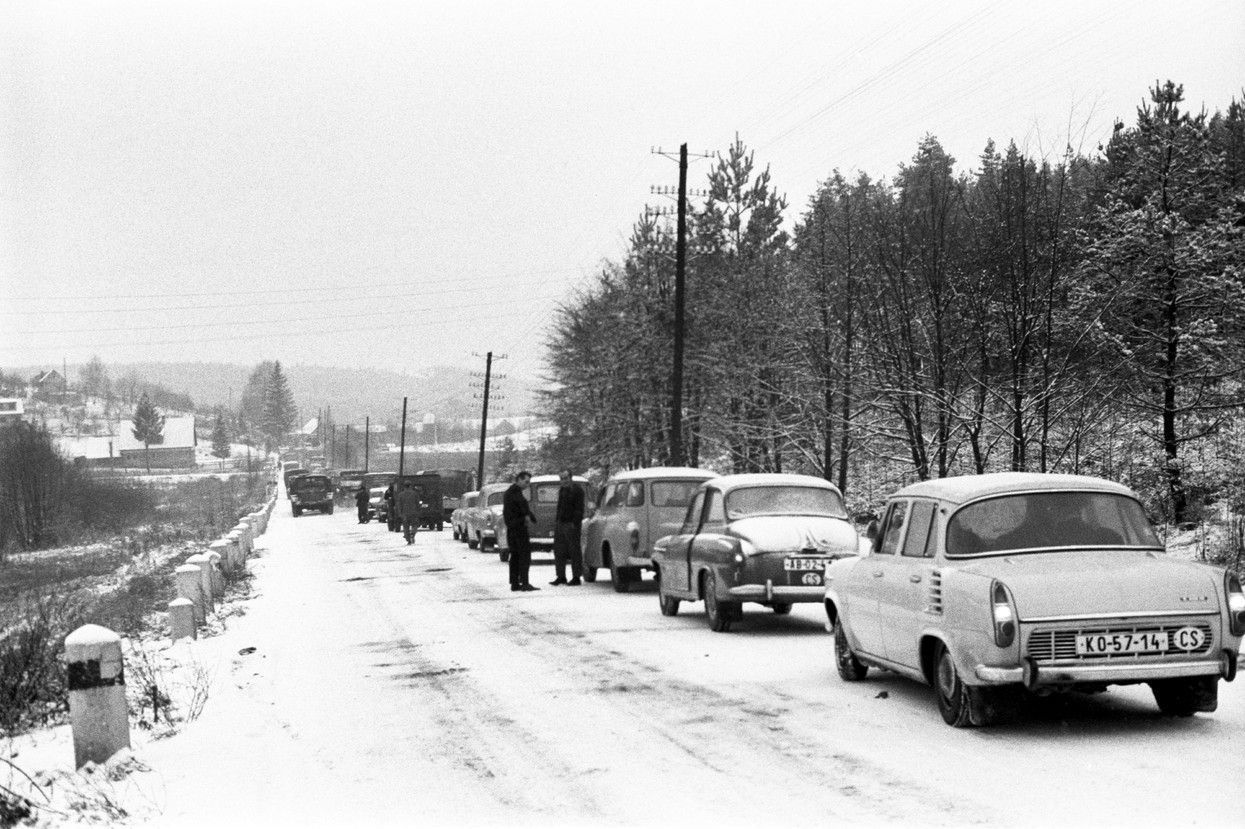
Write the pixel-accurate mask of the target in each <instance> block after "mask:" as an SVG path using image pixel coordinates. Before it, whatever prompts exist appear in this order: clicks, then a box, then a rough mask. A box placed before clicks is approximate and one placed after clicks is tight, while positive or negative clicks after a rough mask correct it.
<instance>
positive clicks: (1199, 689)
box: [1150, 677, 1219, 717]
mask: <svg viewBox="0 0 1245 829" xmlns="http://www.w3.org/2000/svg"><path fill="white" fill-rule="evenodd" d="M1150 692H1151V693H1153V694H1154V701H1155V702H1156V703H1157V704H1158V706H1159V711H1162V712H1163V713H1164V714H1165V715H1167V716H1169V717H1192V716H1193V715H1194V714H1196V713H1197V712H1198V711H1214V710H1215V709H1216V708H1217V707H1218V706H1219V681H1218V680H1217V679H1216V678H1214V677H1206V678H1203V677H1195V678H1193V679H1164V680H1159V681H1156V682H1151V683H1150Z"/></svg>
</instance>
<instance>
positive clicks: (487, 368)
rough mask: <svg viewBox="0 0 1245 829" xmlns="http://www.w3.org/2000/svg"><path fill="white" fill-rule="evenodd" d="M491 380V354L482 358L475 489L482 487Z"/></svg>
mask: <svg viewBox="0 0 1245 829" xmlns="http://www.w3.org/2000/svg"><path fill="white" fill-rule="evenodd" d="M492 379H493V352H491V351H490V352H489V353H488V355H487V356H485V358H484V411H483V413H482V414H481V415H480V459H479V461H478V462H477V464H476V487H477V488H479V487H482V486H484V439H485V437H487V436H488V387H489V382H490V381H491V380H492Z"/></svg>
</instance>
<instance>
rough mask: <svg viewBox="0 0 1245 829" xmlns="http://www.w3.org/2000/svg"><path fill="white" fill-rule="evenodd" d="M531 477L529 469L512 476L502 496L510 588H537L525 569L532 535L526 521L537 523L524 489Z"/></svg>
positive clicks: (517, 589) (529, 563) (530, 551)
mask: <svg viewBox="0 0 1245 829" xmlns="http://www.w3.org/2000/svg"><path fill="white" fill-rule="evenodd" d="M531 480H532V473H530V472H527V471H524V472H520V473H519V474H518V475H515V476H514V483H513V484H511V485H510V488H509V489H507V490H506V494H505V496H504V497H503V498H502V502H501V503H502V507H501V519H502V521H503V522H504V523H505V525H506V540H507V542H508V544H509V547H510V589H511V590H513V591H525V592H526V591H529V590H539V589H540V588H539V587H533V586H532V584H531V582H529V581H528V569H529V568H530V567H531V566H532V538H531V536H530V535H528V532H527V522H528V520H531V522H532V523H533V524H535V523H536V515H535V514H534V513H533V512H532V505H531V504H529V503H528V502H527V496H526V495H524V494H523V491H524V490H525V489H527V485H528V483H529V482H530V481H531Z"/></svg>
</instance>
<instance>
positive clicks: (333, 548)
mask: <svg viewBox="0 0 1245 829" xmlns="http://www.w3.org/2000/svg"><path fill="white" fill-rule="evenodd" d="M278 506H279V508H278V511H277V512H276V513H274V516H273V521H272V524H271V525H270V528H269V532H268V534H267V535H265V536H263V538H262V539H261V543H262V545H263V546H265V547H266V548H267V549H266V550H264V551H263V555H262V558H260V559H258V560H255V561H254V562H253V564H252V566H253V569H254V570H255V572H256V580H255V583H254V593H255V596H254V598H252V599H251V600H250V601H249V603H248V604H249V607H248V608H247V612H246V613H245V614H244V615H240V616H233V617H230V618H229V619H228V620H227V626H226V630H225V632H224V633H223V634H221V635H220V636H216V637H212V638H208V639H205V640H202V641H200V642H199V643H196V644H195V646H194V648H195V650H196V651H197V657H196V658H197V659H199V660H200V661H203V662H204V663H205V664H207V665H208V666H209V668H210V669H211V671H212V673H213V675H214V677H215V680H214V685H213V689H212V694H211V698H210V700H209V701H208V704H207V707H206V710H205V711H204V713H203V716H202V717H201V718H200V719H199V720H197V721H195V722H193V723H190V724H189V725H188V726H186V728H185V729H184V730H183V731H182V732H181V733H179V734H177V735H175V736H173V737H171V738H167V739H159V740H155V739H151V738H150V737H149V736H148V735H146V734H144V733H142V732H136V733H135V743H136V746H135V748H136V754H137V756H138V757H139V758H140V759H141V761H142V763H143V764H145V765H146V766H147V767H149V768H150V771H147V772H142V773H137V774H132V775H130V776H129V777H128V778H127V779H126V781H125V784H124V785H123V786H121V787H120V788H118V789H117V794H116V796H117V797H119V798H121V799H122V800H123V801H124V804H125V805H126V806H127V807H128V808H129V810H130V811H131V812H132V813H134V814H135V815H136V816H140V817H141V818H142V821H145V822H146V823H149V824H151V825H156V826H169V827H176V826H309V825H315V826H320V825H323V826H374V825H421V826H427V825H455V826H457V825H481V824H488V825H529V826H546V825H567V826H578V825H632V824H642V825H657V824H661V825H663V826H665V825H692V826H709V825H716V826H722V825H726V826H734V825H744V824H750V825H754V826H755V825H763V826H768V825H774V824H779V823H781V824H788V825H796V826H799V825H811V824H813V823H820V824H824V823H826V822H831V821H833V822H847V823H857V824H879V823H880V824H905V825H907V824H919V825H948V824H950V825H965V824H984V825H1007V826H1015V825H1032V826H1053V825H1072V826H1081V825H1130V826H1135V825H1154V826H1171V825H1206V826H1221V825H1224V826H1226V825H1238V826H1239V825H1241V824H1242V821H1243V810H1242V807H1243V806H1245V797H1243V794H1245V782H1243V781H1245V777H1243V776H1242V775H1241V773H1240V763H1241V760H1242V758H1243V757H1245V683H1240V682H1238V683H1235V684H1230V685H1229V684H1225V685H1221V692H1220V708H1219V711H1218V712H1216V713H1215V714H1211V715H1198V716H1196V717H1194V718H1192V719H1184V720H1172V719H1165V718H1162V717H1160V716H1159V715H1158V712H1157V710H1156V708H1155V706H1154V703H1153V701H1152V699H1151V696H1150V693H1149V690H1148V689H1147V688H1146V687H1145V686H1139V687H1131V688H1116V689H1113V690H1111V691H1110V692H1109V693H1107V694H1102V695H1097V696H1077V697H1068V698H1062V699H1058V700H1053V701H1047V702H1045V703H1043V704H1041V705H1038V706H1035V707H1034V708H1033V709H1032V710H1029V711H1026V712H1025V713H1024V715H1023V716H1021V717H1020V718H1019V719H1018V721H1017V722H1014V723H1012V724H1009V725H1005V726H1001V727H996V728H992V729H986V730H956V729H952V728H950V727H948V726H946V725H944V724H943V723H942V721H941V719H940V718H939V716H938V713H937V709H936V705H935V701H934V696H933V692H932V690H931V689H929V688H926V687H923V686H920V685H918V684H916V683H914V682H911V681H909V680H905V679H900V678H897V677H893V676H890V675H887V674H881V675H878V674H876V673H872V674H871V675H870V678H869V679H868V680H867V681H865V682H863V683H858V684H846V683H843V682H841V681H840V680H839V679H838V677H837V675H836V674H835V670H834V663H833V651H832V640H831V637H830V636H829V635H828V634H827V633H826V632H825V631H824V629H823V627H822V624H823V614H822V611H821V609H820V607H818V606H816V605H812V606H810V605H803V606H800V605H797V606H796V609H795V611H794V612H793V613H792V614H791V615H790V616H788V617H778V616H775V615H773V614H771V613H769V612H768V611H766V610H764V609H761V608H759V607H756V606H754V608H755V609H752V610H748V611H746V615H745V621H744V623H743V624H741V625H738V626H737V631H736V632H733V633H730V634H725V635H724V634H715V633H712V632H710V631H709V630H708V629H707V627H706V625H705V621H704V616H703V612H702V610H701V607H700V606H699V605H687V604H685V605H684V606H683V608H682V611H681V613H680V615H679V616H678V617H676V618H673V619H671V618H665V617H662V616H661V615H660V614H659V612H658V607H657V599H656V595H655V591H654V590H653V585H652V583H651V582H645V584H644V585H643V586H642V588H641V589H640V590H639V591H637V593H633V594H616V593H614V592H613V591H612V589H611V587H610V586H609V584H608V583H598V584H594V585H585V586H583V587H579V588H570V587H559V588H552V587H549V586H547V582H548V581H549V580H550V579H551V578H552V567H551V566H550V565H549V564H548V563H538V564H537V565H535V566H534V567H533V577H532V581H533V583H534V584H538V585H541V586H542V587H543V588H544V589H543V590H541V591H540V592H538V593H530V594H512V593H510V591H509V589H508V586H507V576H506V567H505V565H503V564H502V563H501V562H499V561H498V559H497V556H496V555H495V554H493V553H480V552H477V551H472V550H468V549H467V548H466V546H465V545H462V544H459V543H458V542H455V541H452V540H451V539H450V537H449V532H448V531H446V532H445V533H427V532H424V533H421V534H420V535H419V536H418V538H417V541H416V543H415V545H414V546H410V547H408V546H406V545H405V544H404V543H403V542H402V539H401V537H400V536H399V535H397V534H391V533H388V532H386V531H385V530H384V529H383V527H381V526H378V525H376V524H367V525H359V524H357V523H356V522H355V520H354V517H353V516H352V515H351V513H350V511H346V510H342V511H339V512H337V513H336V514H335V515H331V516H321V515H311V516H306V517H302V518H298V519H293V518H291V516H290V514H289V512H288V508H287V504H286V503H285V502H284V501H281V502H280V504H279V505H278ZM538 555H539V554H538ZM540 560H541V559H539V558H538V561H540ZM545 561H546V562H547V559H545ZM602 575H604V572H603V573H602ZM251 648H253V649H254V650H253V651H248V650H247V649H251ZM49 739H50V742H49V743H46V744H44V745H42V746H36V747H32V748H30V749H29V750H28V751H27V754H26V759H27V760H28V761H31V762H33V761H34V760H35V758H37V757H42V756H48V752H49V751H50V750H52V749H53V748H54V749H55V751H56V752H62V751H63V752H64V754H63V755H59V754H58V758H59V760H58V761H59V762H61V763H62V764H63V765H67V764H68V759H69V756H70V755H71V752H69V749H68V746H67V744H65V739H64V737H63V735H62V736H61V737H60V738H49ZM58 743H59V745H58Z"/></svg>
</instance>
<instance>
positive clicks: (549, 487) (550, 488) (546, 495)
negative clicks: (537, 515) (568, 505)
mask: <svg viewBox="0 0 1245 829" xmlns="http://www.w3.org/2000/svg"><path fill="white" fill-rule="evenodd" d="M560 486H562V485H561V484H540V485H538V486H535V487H533V489H535V490H536V493H535V494H536V499H535V500H536V503H538V504H556V503H557V502H558V488H559V487H560Z"/></svg>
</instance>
